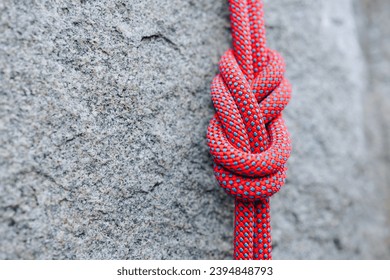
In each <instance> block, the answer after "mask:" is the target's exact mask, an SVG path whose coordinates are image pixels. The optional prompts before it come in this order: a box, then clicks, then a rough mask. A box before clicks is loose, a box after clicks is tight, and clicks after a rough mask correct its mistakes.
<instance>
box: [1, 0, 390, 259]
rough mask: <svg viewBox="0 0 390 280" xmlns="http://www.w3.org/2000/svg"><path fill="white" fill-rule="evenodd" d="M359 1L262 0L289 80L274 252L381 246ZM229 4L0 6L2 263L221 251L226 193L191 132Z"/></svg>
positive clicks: (223, 40) (372, 250) (202, 116)
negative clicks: (289, 147) (286, 158)
mask: <svg viewBox="0 0 390 280" xmlns="http://www.w3.org/2000/svg"><path fill="white" fill-rule="evenodd" d="M375 2H378V1H375ZM358 15H359V16H355V13H354V9H353V1H352V0H343V1H336V0H328V1H325V0H321V1H309V0H279V1H266V21H267V28H268V38H269V45H270V46H271V47H272V48H274V49H277V50H278V51H280V52H281V53H282V54H283V55H284V57H285V59H286V62H287V74H288V77H289V78H290V80H291V82H292V83H293V86H294V92H293V94H294V97H293V100H292V102H291V104H290V105H289V107H288V108H287V109H286V112H285V114H284V116H285V118H286V120H287V123H288V125H289V128H290V132H291V134H292V138H293V143H294V151H293V155H292V158H291V159H290V162H289V179H288V183H287V185H286V186H285V187H284V189H283V190H282V191H281V192H280V193H279V194H277V195H276V196H275V197H274V198H273V199H272V217H273V221H272V223H273V239H274V247H275V248H274V258H275V259H286V258H287V259H317V258H320V259H329V258H342V259H351V258H386V257H389V255H390V249H389V246H388V245H389V243H388V240H389V239H388V236H389V235H388V232H387V231H386V229H387V228H388V221H387V219H388V215H389V211H388V209H387V208H386V202H387V200H386V199H385V197H386V195H388V194H387V193H386V188H384V187H383V180H384V179H383V180H380V179H378V178H377V179H375V180H374V179H372V175H371V171H373V170H374V169H373V168H374V165H373V164H372V162H371V161H370V159H371V158H370V156H371V154H372V153H370V152H369V149H368V148H367V146H368V143H369V142H367V141H366V140H367V133H366V132H365V131H366V126H367V122H366V120H367V116H366V114H367V112H366V110H365V107H366V106H368V105H367V103H366V102H365V95H366V92H367V90H366V89H367V81H368V79H367V71H368V70H367V69H370V67H369V66H367V64H369V63H370V62H369V61H368V63H366V61H365V59H364V57H365V56H364V55H363V52H362V48H361V46H360V44H359V38H360V39H361V40H363V41H364V39H362V37H361V36H360V37H359V33H358V31H357V26H358V25H357V20H356V18H357V17H361V18H362V17H364V15H362V14H359V13H358ZM228 17H229V14H228V7H227V4H226V1H222V0H221V1H207V0H198V1H190V0H188V1H180V0H164V1H152V0H143V1H135V0H134V1H130V2H129V1H124V0H115V1H111V0H106V1H104V0H98V1H87V0H82V1H81V0H80V2H77V1H65V0H57V1H50V2H49V1H20V2H17V1H10V0H4V1H2V2H0V33H1V34H2V36H0V98H1V99H0V237H1V238H0V258H1V259H52V258H53V259H230V258H231V255H232V248H233V246H232V234H233V227H232V223H233V201H232V199H231V198H229V197H228V196H227V195H226V194H225V193H224V192H223V191H222V190H221V189H220V188H219V187H218V186H217V183H216V181H215V179H214V177H213V172H212V168H211V158H210V156H209V154H208V148H207V145H206V141H205V135H206V129H207V125H208V121H209V119H210V118H211V116H212V114H213V108H212V106H211V100H210V96H209V86H210V82H211V80H212V78H213V76H214V75H215V74H216V73H217V63H218V60H219V58H220V56H221V54H222V53H223V52H224V51H225V50H226V49H228V48H229V46H230V34H229V19H228ZM364 28H366V27H365V25H364ZM387 61H388V62H389V61H390V60H389V59H388V60H387ZM372 67H375V65H373V66H372ZM386 67H390V66H386ZM386 69H387V70H386V71H388V69H389V68H386ZM386 89H388V87H386ZM382 136H383V135H382ZM382 136H381V135H379V136H377V138H376V139H378V141H379V139H382V140H381V141H386V140H383V139H386V138H383V137H382ZM380 137H382V138H380ZM387 139H388V138H387ZM378 164H380V163H378ZM381 166H382V167H383V165H381ZM378 180H380V182H379V181H378ZM385 242H387V243H385ZM384 244H386V245H385V246H384Z"/></svg>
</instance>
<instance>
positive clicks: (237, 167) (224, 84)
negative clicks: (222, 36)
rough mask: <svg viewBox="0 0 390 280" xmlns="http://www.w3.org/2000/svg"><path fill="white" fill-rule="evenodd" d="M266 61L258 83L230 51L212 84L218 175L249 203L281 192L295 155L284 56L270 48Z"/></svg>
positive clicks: (210, 135) (211, 133) (211, 132)
mask: <svg viewBox="0 0 390 280" xmlns="http://www.w3.org/2000/svg"><path fill="white" fill-rule="evenodd" d="M263 60H265V61H262V65H265V66H264V67H262V68H261V71H259V72H258V73H255V76H254V78H253V81H252V80H249V79H248V78H247V76H246V75H245V74H244V73H243V71H242V68H243V69H245V65H242V63H241V61H240V60H239V62H237V60H236V58H235V56H234V54H233V51H232V50H228V51H227V52H226V53H225V54H224V55H223V56H222V58H221V61H220V63H219V71H220V73H219V74H218V75H217V76H216V77H215V78H214V80H213V82H212V84H211V96H212V101H213V104H214V108H215V110H216V113H215V115H214V117H213V118H212V119H211V121H210V124H209V127H208V132H207V142H208V146H209V148H210V153H211V155H212V157H213V159H214V173H215V177H216V179H217V181H218V182H219V185H220V186H221V187H222V188H223V189H224V190H225V191H226V192H227V193H228V194H230V195H232V196H234V197H235V198H236V199H239V200H243V201H258V200H261V199H265V198H268V197H270V196H271V195H273V194H274V193H276V192H278V191H279V190H280V188H281V187H282V186H283V185H284V183H285V179H286V171H287V167H286V162H287V159H288V158H289V156H290V153H291V141H290V137H289V133H288V131H287V127H286V125H285V123H284V120H283V119H282V115H281V113H282V111H283V109H284V108H285V107H286V105H287V104H288V102H289V100H290V98H291V85H290V83H289V82H288V80H287V79H285V78H284V72H285V64H284V60H283V58H282V57H281V55H280V54H279V53H277V52H276V51H273V50H270V49H266V56H265V58H264V59H263ZM259 65H260V63H259ZM240 66H241V67H240ZM247 72H248V71H247Z"/></svg>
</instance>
